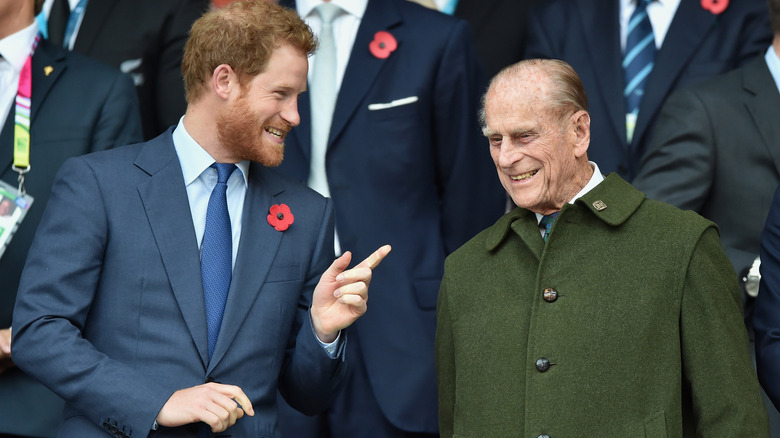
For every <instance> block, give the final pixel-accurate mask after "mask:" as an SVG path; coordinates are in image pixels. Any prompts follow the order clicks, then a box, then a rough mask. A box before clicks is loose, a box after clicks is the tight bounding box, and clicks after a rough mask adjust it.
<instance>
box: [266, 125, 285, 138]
mask: <svg viewBox="0 0 780 438" xmlns="http://www.w3.org/2000/svg"><path fill="white" fill-rule="evenodd" d="M265 132H267V133H269V134H271V135H273V136H274V137H276V138H279V139H282V138H284V136H285V134H286V132H285V131H282V130H280V129H276V128H272V127H270V126H267V127H266V128H265Z"/></svg>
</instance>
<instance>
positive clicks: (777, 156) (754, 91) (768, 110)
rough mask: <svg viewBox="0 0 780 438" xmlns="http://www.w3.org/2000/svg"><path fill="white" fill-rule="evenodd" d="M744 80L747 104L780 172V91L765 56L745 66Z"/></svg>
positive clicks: (743, 85) (743, 86)
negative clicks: (778, 115) (778, 120)
mask: <svg viewBox="0 0 780 438" xmlns="http://www.w3.org/2000/svg"><path fill="white" fill-rule="evenodd" d="M742 81H743V82H742V88H743V89H744V90H745V92H746V93H748V94H749V97H748V98H747V99H746V102H745V106H746V107H747V110H748V112H749V113H750V116H751V117H752V118H753V121H754V122H755V124H756V126H757V127H758V132H759V133H760V134H761V138H762V139H763V140H764V145H765V146H766V148H767V149H768V150H769V153H770V154H771V156H772V160H773V161H774V163H775V168H776V169H777V171H778V172H779V173H780V146H779V145H778V140H780V124H778V123H777V109H778V108H780V93H778V90H777V85H776V84H775V82H774V79H773V78H772V75H771V73H769V68H768V67H767V66H766V61H765V60H764V57H763V56H760V57H758V58H756V59H755V60H753V61H752V62H751V63H750V64H748V65H747V66H746V67H745V69H744V70H743V76H742Z"/></svg>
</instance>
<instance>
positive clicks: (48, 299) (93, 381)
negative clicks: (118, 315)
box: [12, 158, 172, 436]
mask: <svg viewBox="0 0 780 438" xmlns="http://www.w3.org/2000/svg"><path fill="white" fill-rule="evenodd" d="M103 202H104V201H103V200H102V199H101V187H100V186H99V184H98V181H97V178H96V177H95V173H94V170H93V169H92V168H91V167H90V166H89V164H87V162H86V161H85V160H84V159H83V158H71V159H69V160H68V161H66V162H65V164H64V165H63V166H62V168H61V170H60V172H59V173H58V176H57V178H56V180H55V183H54V187H53V189H52V194H51V197H50V199H49V202H48V205H47V207H46V212H45V214H44V217H43V219H42V220H41V222H40V226H39V228H38V231H37V234H36V236H35V239H34V240H33V244H32V247H31V249H30V254H29V257H28V260H27V264H26V265H25V269H24V272H23V273H22V279H21V284H20V287H19V294H18V297H17V301H16V306H15V307H14V315H13V327H14V331H13V347H12V348H13V357H14V361H15V362H16V364H17V365H18V366H19V367H20V368H21V369H22V370H24V371H25V372H28V373H30V374H31V375H33V376H34V377H36V378H37V379H39V380H40V381H41V382H42V383H43V384H44V385H46V386H47V387H49V388H51V389H52V390H53V391H54V392H56V393H57V394H58V395H59V396H61V397H62V398H64V399H65V400H66V401H67V402H68V403H69V405H71V406H72V407H74V408H75V409H77V410H78V411H80V412H82V413H83V414H84V415H85V416H86V417H87V418H89V419H90V420H91V421H92V422H94V423H95V424H97V425H103V424H109V423H113V424H122V425H129V426H130V428H131V429H132V431H133V436H145V435H144V433H146V432H148V431H149V430H150V428H151V426H152V424H153V423H154V419H155V418H156V417H157V413H158V412H159V410H160V409H161V408H162V406H163V404H165V402H166V401H167V399H168V397H169V396H170V395H171V393H172V392H171V391H168V390H166V389H165V388H162V387H161V386H160V385H157V384H155V383H154V381H153V379H154V376H148V375H145V374H143V373H141V372H138V371H137V370H136V369H134V368H132V367H130V366H128V365H126V364H123V363H120V362H117V361H115V360H113V359H111V358H109V357H108V356H107V355H105V354H104V353H102V352H101V351H98V350H97V349H96V348H95V347H94V346H93V345H92V344H91V343H90V342H89V341H87V340H85V339H84V338H83V337H82V336H81V333H82V330H83V329H84V325H85V322H86V321H87V316H88V314H89V312H90V308H91V305H92V303H93V301H94V300H95V294H96V291H97V289H98V282H99V281H100V277H101V270H102V267H103V257H104V253H105V246H106V244H107V242H108V224H107V221H106V214H105V210H104V203H103ZM118 323H119V322H118ZM104 427H105V426H104Z"/></svg>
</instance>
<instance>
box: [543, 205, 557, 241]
mask: <svg viewBox="0 0 780 438" xmlns="http://www.w3.org/2000/svg"><path fill="white" fill-rule="evenodd" d="M558 213H559V212H557V211H556V212H555V213H552V214H548V215H547V216H542V220H540V221H539V228H544V236H543V237H542V238H543V239H544V241H545V242H547V237H548V236H549V235H550V230H551V229H552V226H553V224H554V223H555V218H557V217H558Z"/></svg>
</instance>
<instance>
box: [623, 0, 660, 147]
mask: <svg viewBox="0 0 780 438" xmlns="http://www.w3.org/2000/svg"><path fill="white" fill-rule="evenodd" d="M651 1H653V0H637V5H636V9H635V10H634V13H633V14H631V19H630V20H629V22H628V28H627V29H626V50H625V54H624V56H623V71H624V74H625V89H624V90H623V96H624V97H625V99H626V128H627V129H626V133H627V136H628V138H627V139H628V141H629V143H630V142H631V138H632V137H633V131H634V129H633V128H634V126H635V125H636V117H637V114H639V104H640V102H641V101H642V95H643V94H644V91H645V86H646V85H647V78H648V77H649V76H650V72H651V71H652V70H653V63H654V61H655V54H656V48H655V36H654V35H653V26H652V24H651V23H650V17H649V16H648V15H647V5H648V4H649V3H650V2H651Z"/></svg>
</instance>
